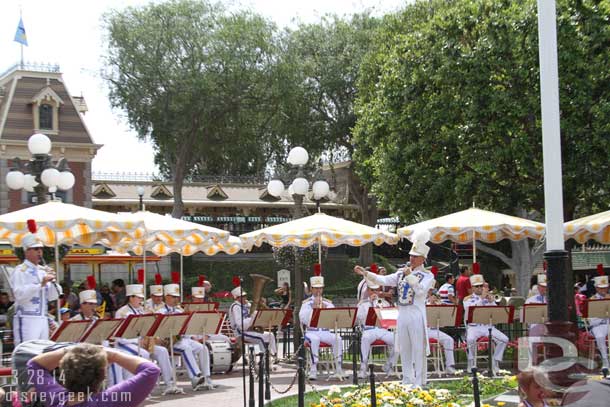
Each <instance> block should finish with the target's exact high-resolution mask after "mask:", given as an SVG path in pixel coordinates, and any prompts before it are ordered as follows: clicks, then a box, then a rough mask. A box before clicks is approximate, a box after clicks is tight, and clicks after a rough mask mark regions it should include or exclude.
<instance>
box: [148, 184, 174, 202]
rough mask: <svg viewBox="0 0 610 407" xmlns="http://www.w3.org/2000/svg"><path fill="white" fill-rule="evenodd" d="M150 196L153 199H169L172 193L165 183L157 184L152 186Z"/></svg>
mask: <svg viewBox="0 0 610 407" xmlns="http://www.w3.org/2000/svg"><path fill="white" fill-rule="evenodd" d="M150 197H151V198H154V199H171V198H173V197H174V194H172V193H171V192H170V190H169V189H167V187H166V186H165V185H163V184H159V185H157V186H156V187H154V188H153V190H152V192H151V193H150Z"/></svg>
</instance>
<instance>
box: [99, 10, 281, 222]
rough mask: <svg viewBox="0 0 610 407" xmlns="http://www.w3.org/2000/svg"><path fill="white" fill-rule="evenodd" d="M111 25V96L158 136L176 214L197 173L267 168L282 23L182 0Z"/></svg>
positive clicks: (109, 19) (140, 128) (120, 17)
mask: <svg viewBox="0 0 610 407" xmlns="http://www.w3.org/2000/svg"><path fill="white" fill-rule="evenodd" d="M105 25H106V28H107V33H108V52H107V56H106V65H107V72H106V78H107V80H108V83H109V85H110V100H111V103H112V105H113V106H114V107H116V108H119V109H122V110H123V111H124V112H125V113H126V117H127V120H128V122H129V124H130V125H131V126H132V127H133V128H134V129H135V130H136V131H137V133H138V135H139V137H140V138H142V139H146V140H150V141H152V143H153V144H154V146H155V149H156V156H155V160H156V162H157V163H158V164H159V166H160V168H161V169H162V171H163V172H165V173H166V175H169V176H171V178H172V180H173V182H174V210H173V216H175V217H179V216H181V215H182V214H183V211H184V204H183V202H182V185H183V182H184V180H185V179H187V178H188V177H189V176H192V175H195V174H213V175H214V174H235V173H238V174H258V173H262V172H263V171H264V169H265V166H266V164H267V158H268V156H269V151H270V146H272V145H274V144H276V143H274V142H273V141H272V140H271V138H272V137H274V135H275V133H274V131H273V127H272V124H273V118H274V116H275V115H276V114H277V105H278V103H279V98H280V97H281V95H278V93H277V91H278V89H279V88H280V86H279V85H278V79H277V78H278V77H280V78H283V77H284V76H282V75H281V72H279V71H280V68H279V67H278V60H279V59H278V57H277V55H278V51H279V49H278V43H277V38H276V28H275V26H274V25H273V24H271V23H270V22H268V21H267V20H265V19H263V18H261V17H259V16H257V15H254V14H252V13H249V12H235V13H229V12H227V11H226V10H224V9H223V8H222V7H221V6H220V5H213V4H211V3H208V2H207V1H190V0H175V1H168V2H166V3H159V4H151V5H147V6H143V7H137V8H136V7H129V8H126V9H124V10H121V11H112V12H110V13H108V14H107V15H106V16H105Z"/></svg>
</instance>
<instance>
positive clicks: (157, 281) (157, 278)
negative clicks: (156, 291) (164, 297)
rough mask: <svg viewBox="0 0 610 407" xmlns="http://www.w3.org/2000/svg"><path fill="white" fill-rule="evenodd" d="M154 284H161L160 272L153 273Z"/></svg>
mask: <svg viewBox="0 0 610 407" xmlns="http://www.w3.org/2000/svg"><path fill="white" fill-rule="evenodd" d="M155 284H156V285H161V284H163V277H161V274H160V273H157V274H155Z"/></svg>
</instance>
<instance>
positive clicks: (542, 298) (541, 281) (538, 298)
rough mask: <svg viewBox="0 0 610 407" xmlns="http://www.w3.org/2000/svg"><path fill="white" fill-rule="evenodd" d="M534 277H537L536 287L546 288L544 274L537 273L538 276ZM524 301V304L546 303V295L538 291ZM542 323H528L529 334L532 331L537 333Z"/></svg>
mask: <svg viewBox="0 0 610 407" xmlns="http://www.w3.org/2000/svg"><path fill="white" fill-rule="evenodd" d="M536 278H537V279H538V287H544V288H546V274H538V276H537V277H536ZM525 303H526V304H546V295H543V294H540V292H538V293H537V294H535V295H532V296H531V297H529V298H528V299H527V300H525ZM542 325H543V324H530V326H529V332H530V334H531V333H532V332H534V333H539V330H538V327H540V326H542Z"/></svg>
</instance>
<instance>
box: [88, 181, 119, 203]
mask: <svg viewBox="0 0 610 407" xmlns="http://www.w3.org/2000/svg"><path fill="white" fill-rule="evenodd" d="M93 196H94V197H96V198H100V199H108V198H114V197H116V194H115V193H114V191H113V190H112V189H111V188H110V187H109V186H108V184H106V183H103V184H98V185H96V186H95V189H94V190H93Z"/></svg>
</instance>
